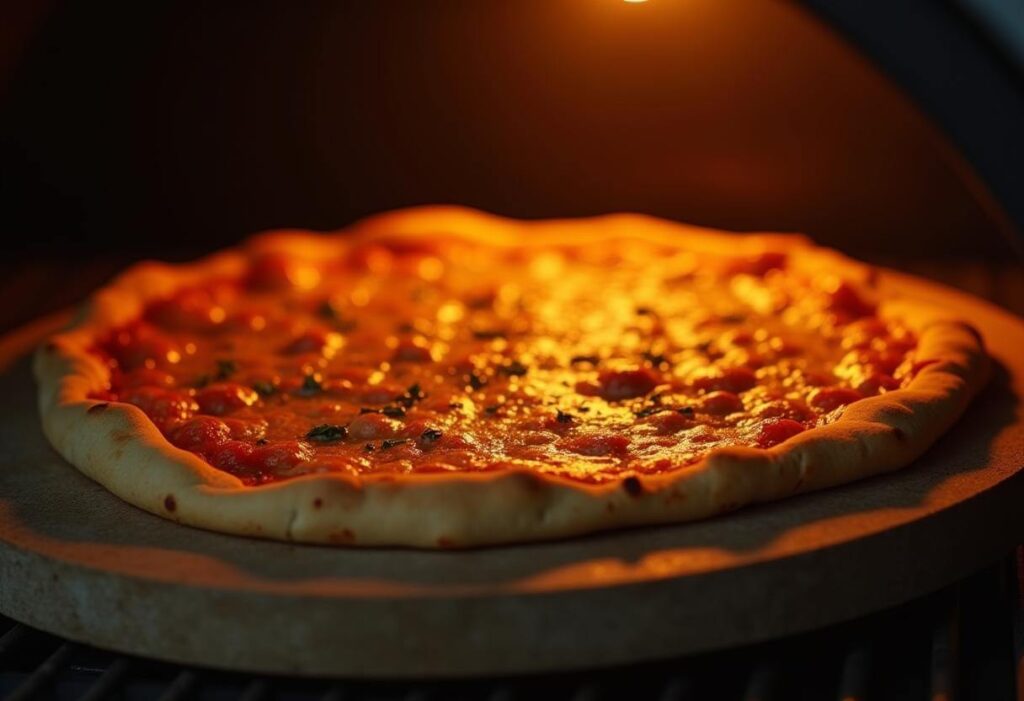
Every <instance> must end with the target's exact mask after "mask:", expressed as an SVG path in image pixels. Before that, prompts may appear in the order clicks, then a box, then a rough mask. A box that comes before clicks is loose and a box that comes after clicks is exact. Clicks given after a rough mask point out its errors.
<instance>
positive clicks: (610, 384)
mask: <svg viewBox="0 0 1024 701" xmlns="http://www.w3.org/2000/svg"><path fill="white" fill-rule="evenodd" d="M658 382H659V379H658V376H657V375H655V374H654V373H653V372H652V371H651V370H649V369H647V368H639V369H636V370H606V371H604V372H602V373H600V374H599V375H598V376H597V388H598V389H597V394H598V395H599V396H601V397H603V398H605V399H607V400H609V401H612V402H614V401H619V400H621V399H633V398H635V397H642V396H644V395H646V394H650V393H651V392H652V391H654V388H655V387H657V386H658ZM584 394H586V392H584Z"/></svg>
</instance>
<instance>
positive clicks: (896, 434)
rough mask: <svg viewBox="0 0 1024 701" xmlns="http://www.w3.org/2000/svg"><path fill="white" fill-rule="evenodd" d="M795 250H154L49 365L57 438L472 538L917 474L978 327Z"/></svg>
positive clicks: (247, 501)
mask: <svg viewBox="0 0 1024 701" xmlns="http://www.w3.org/2000/svg"><path fill="white" fill-rule="evenodd" d="M876 278H877V276H876V272H875V271H874V270H873V269H872V268H871V267H869V266H867V265H864V264H861V263H858V262H855V261H853V260H850V259H848V258H846V257H844V256H842V255H841V254H839V253H837V252H834V251H831V250H828V249H824V248H820V247H817V246H815V245H813V244H812V243H811V242H810V241H809V240H807V239H806V238H803V237H800V236H795V235H780V234H743V235H739V234H731V233H725V232H719V231H712V230H707V229H700V228H696V227H691V226H684V225H681V224H676V223H670V222H666V221H662V220H657V219H652V218H648V217H643V216H637V215H612V216H606V217H600V218H593V219H581V220H561V221H540V222H517V221H513V220H508V219H502V218H497V217H493V216H490V215H486V214H483V213H479V212H474V211H471V210H464V209H458V208H441V207H434V208H420V209H413V210H405V211H400V212H396V213H391V214H386V215H380V216H377V217H374V218H371V219H369V220H367V221H365V222H362V223H360V224H357V225H355V226H354V227H352V228H351V229H349V230H346V231H342V232H338V233H335V234H315V233H310V232H298V231H279V232H271V233H268V234H263V235H260V236H256V237H254V238H252V239H250V240H248V241H247V242H245V243H243V244H242V245H240V246H238V247H237V248H235V249H231V250H227V251H224V252H221V253H217V254H214V255H212V256H211V257H208V258H206V259H203V260H200V261H198V262H196V263H192V264H186V265H166V264H160V263H149V262H147V263H143V264H140V265H138V266H136V267H134V268H132V269H130V270H128V271H127V272H126V273H124V274H123V275H121V276H120V277H118V278H117V279H115V280H114V281H113V282H112V283H110V284H109V285H108V286H107V287H105V288H104V289H102V290H100V291H99V292H97V293H96V294H95V295H94V296H93V297H92V299H91V300H90V302H89V303H88V304H87V305H85V307H84V308H83V309H82V310H81V311H80V313H79V314H78V316H77V318H76V319H75V320H74V322H73V323H72V324H71V325H70V326H69V327H68V328H67V329H65V330H63V331H61V332H60V333H58V334H56V335H55V336H53V337H52V338H51V339H49V340H48V341H47V342H46V343H45V344H44V345H43V346H41V347H40V349H39V350H38V352H37V353H36V357H35V374H36V377H37V379H38V385H39V407H40V413H41V418H42V426H43V429H44V431H45V434H46V436H47V437H48V439H49V440H50V442H51V443H52V444H53V446H54V447H55V448H56V449H57V451H58V452H59V453H60V454H61V455H63V456H64V457H65V458H66V459H67V460H68V461H69V462H70V463H71V464H73V465H74V466H76V467H77V468H78V469H79V470H81V471H82V472H83V473H85V474H86V475H88V476H89V477H90V478H92V479H93V480H95V481H97V482H99V483H100V484H102V485H103V486H105V487H106V488H107V489H108V490H109V491H111V492H113V493H114V494H116V495H117V496H119V497H120V498H122V499H124V500H125V501H127V502H129V503H131V504H134V505H136V506H138V507H141V508H143V509H145V510H147V511H149V512H152V513H154V514H157V515H159V516H162V517H164V518H167V519H172V520H174V521H177V522H180V523H182V524H187V525H191V526H197V527H202V528H207V529H212V530H216V531H222V532H227V533H232V534H242V535H249V536H258V537H265V538H273V539H281V540H289V541H301V542H310V543H328V544H341V545H404V546H414V547H426V548H449V547H468V546H479V545H487V544H499V543H508V542H516V541H530V540H542V539H553V538H561V537H568V536H574V535H578V534H584V533H589V532H594V531H599V530H603V529H611V528H621V527H626V526H638V525H644V524H664V523H674V522H682V521H687V520H692V519H699V518H705V517H709V516H712V515H715V514H721V513H724V512H729V511H732V510H734V509H737V508H739V507H742V506H744V505H747V504H751V503H755V502H765V501H770V500H776V499H782V498H784V497H787V496H790V495H793V494H797V493H801V492H806V491H809V490H815V489H820V488H824V487H830V486H833V485H839V484H842V483H846V482H850V481H852V480H857V479H861V478H865V477H868V476H871V475H874V474H877V473H883V472H886V471H889V470H894V469H897V468H901V467H904V466H906V465H908V464H910V463H911V462H912V461H913V460H914V459H915V458H916V457H917V456H918V455H920V454H921V453H922V452H923V451H925V450H926V449H927V448H928V447H929V446H930V445H932V444H933V443H934V442H935V441H936V440H937V439H938V438H939V437H940V436H941V435H942V434H943V433H944V432H946V431H947V430H948V429H949V428H950V426H951V425H952V424H953V423H954V422H955V421H956V419H957V418H958V417H959V416H960V415H961V413H962V412H963V411H964V410H965V408H966V407H967V405H968V403H969V402H970V400H971V399H972V397H973V395H975V394H976V393H977V391H978V390H979V388H981V387H982V386H983V384H984V383H985V381H986V379H987V374H988V365H989V363H988V358H987V355H986V353H985V351H984V348H983V343H982V340H981V338H980V337H979V335H978V333H977V332H976V331H975V330H974V329H973V328H972V327H971V326H970V325H969V324H968V323H966V322H965V321H963V320H961V319H957V318H956V317H955V314H952V313H951V312H949V311H948V310H945V309H941V308H937V307H935V306H933V305H930V304H928V303H927V301H926V300H920V299H911V298H897V297H895V296H894V295H893V294H891V293H886V292H885V291H884V290H883V289H882V288H880V287H879V285H878V284H877V279H876Z"/></svg>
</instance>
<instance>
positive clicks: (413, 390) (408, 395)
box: [395, 384, 427, 415]
mask: <svg viewBox="0 0 1024 701" xmlns="http://www.w3.org/2000/svg"><path fill="white" fill-rule="evenodd" d="M426 396H427V395H426V394H424V393H423V389H422V388H421V387H420V386H419V385H418V384H415V385H410V386H409V389H407V390H405V394H402V395H400V396H398V397H395V403H396V404H398V405H399V406H401V407H405V408H406V409H411V408H412V405H413V404H415V403H416V402H418V401H419V400H421V399H423V398H424V397H426ZM403 415H404V412H403Z"/></svg>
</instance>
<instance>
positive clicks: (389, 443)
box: [380, 438, 409, 450]
mask: <svg viewBox="0 0 1024 701" xmlns="http://www.w3.org/2000/svg"><path fill="white" fill-rule="evenodd" d="M408 442H409V439H408V438H385V439H384V440H382V441H381V442H380V449H381V450H389V449H391V448H394V447H395V446H396V445H402V444H403V443H408Z"/></svg>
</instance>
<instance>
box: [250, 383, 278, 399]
mask: <svg viewBox="0 0 1024 701" xmlns="http://www.w3.org/2000/svg"><path fill="white" fill-rule="evenodd" d="M252 388H253V389H254V390H256V394H258V395H260V396H261V397H269V396H270V395H272V394H276V393H277V387H274V385H273V384H271V383H270V382H264V381H262V380H257V381H256V382H253V383H252Z"/></svg>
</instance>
